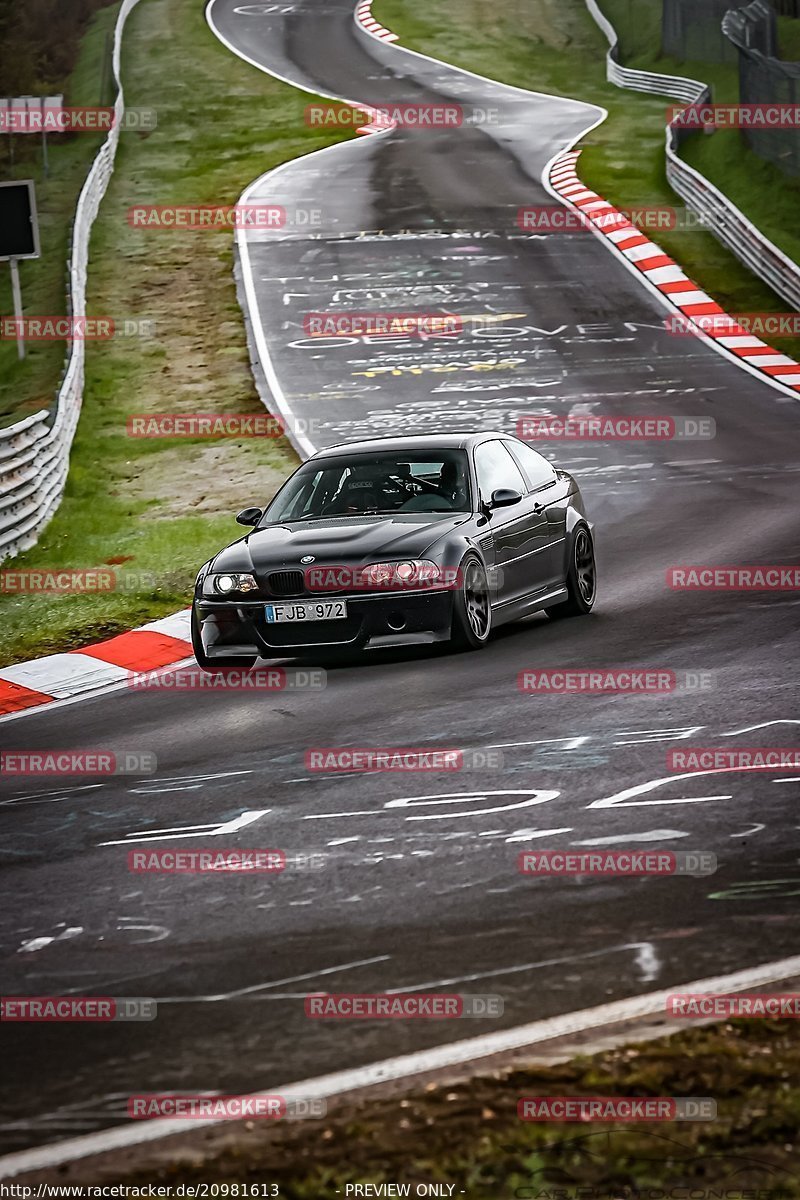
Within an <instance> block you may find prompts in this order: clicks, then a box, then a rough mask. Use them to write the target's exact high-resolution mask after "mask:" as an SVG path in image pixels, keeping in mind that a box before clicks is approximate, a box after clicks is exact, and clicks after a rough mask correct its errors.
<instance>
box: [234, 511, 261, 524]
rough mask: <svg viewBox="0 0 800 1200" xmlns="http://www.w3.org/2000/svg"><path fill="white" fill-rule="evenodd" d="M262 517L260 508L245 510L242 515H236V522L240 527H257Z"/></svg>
mask: <svg viewBox="0 0 800 1200" xmlns="http://www.w3.org/2000/svg"><path fill="white" fill-rule="evenodd" d="M262 516H263V513H262V511H261V509H260V508H243V509H242V511H241V512H240V513H237V514H236V520H237V521H238V522H239V524H240V525H257V524H258V522H259V521H260V520H261V518H262Z"/></svg>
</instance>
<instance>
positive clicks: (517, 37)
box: [374, 0, 800, 358]
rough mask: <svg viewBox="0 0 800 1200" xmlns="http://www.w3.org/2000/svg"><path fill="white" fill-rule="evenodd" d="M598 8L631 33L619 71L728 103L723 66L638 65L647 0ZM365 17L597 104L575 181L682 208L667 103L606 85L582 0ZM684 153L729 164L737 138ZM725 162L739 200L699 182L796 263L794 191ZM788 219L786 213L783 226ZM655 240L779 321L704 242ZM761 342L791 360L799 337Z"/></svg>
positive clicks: (666, 235) (719, 293) (707, 282)
mask: <svg viewBox="0 0 800 1200" xmlns="http://www.w3.org/2000/svg"><path fill="white" fill-rule="evenodd" d="M603 8H604V11H605V12H606V13H607V15H608V16H609V18H610V19H611V21H612V22H613V23H615V25H616V27H617V28H618V29H620V30H622V29H623V28H625V29H629V30H633V31H634V34H633V35H629V36H628V38H627V41H625V40H623V47H622V48H623V61H625V63H626V65H630V66H636V67H645V66H647V67H649V68H650V69H658V70H659V71H663V72H667V73H671V72H672V73H678V74H687V75H694V76H695V77H696V78H699V79H703V80H708V81H709V82H711V83H712V84H713V85H714V87H715V89H717V90H718V91H720V99H723V100H725V99H728V98H729V94H728V93H727V91H725V90H724V89H727V88H728V87H729V86H730V81H731V80H732V79H735V75H734V72H733V68H728V67H708V66H707V65H705V64H698V63H677V62H671V61H670V60H666V59H660V60H658V62H657V63H656V62H655V61H649V62H647V61H645V58H644V54H645V52H646V49H647V47H648V46H652V45H658V40H657V35H656V33H655V32H654V29H655V27H654V25H653V22H654V19H655V18H654V12H655V8H654V5H653V2H652V0H603ZM374 14H375V18H376V20H378V21H380V22H381V23H382V24H383V25H385V26H386V27H387V28H389V29H391V30H393V31H394V32H395V33H397V34H398V35H399V38H400V42H401V44H402V45H404V46H408V47H410V48H412V49H415V50H420V51H422V52H423V53H427V54H432V55H434V56H435V57H436V58H441V59H444V60H445V61H447V62H451V63H454V64H456V65H458V66H461V67H465V68H467V69H468V70H471V71H476V72H478V73H479V74H482V75H486V76H488V77H490V78H492V79H499V80H501V81H502V82H504V83H510V84H515V85H516V86H518V87H524V88H531V89H533V90H535V91H542V92H548V93H551V94H552V95H556V96H571V97H575V98H576V99H580V100H586V101H588V102H590V103H594V104H600V105H602V106H603V107H604V108H606V109H607V110H608V119H607V120H606V121H605V122H603V124H602V125H600V126H598V127H597V128H596V129H594V130H592V132H591V133H590V134H589V135H588V136H587V138H586V139H585V141H584V142H583V143H582V145H583V146H584V147H585V149H584V150H583V153H582V154H581V158H580V176H581V178H582V179H583V180H584V181H585V182H586V183H587V184H588V185H589V186H591V187H592V188H593V189H595V190H596V191H597V192H599V193H600V195H602V196H604V197H605V198H606V199H607V200H609V201H610V202H611V203H612V204H614V205H616V206H617V207H618V208H625V209H631V208H642V207H646V206H650V205H658V206H666V207H676V206H678V205H679V204H680V202H679V201H678V200H677V197H676V196H675V193H674V192H673V191H672V189H671V188H670V187H669V185H668V184H667V180H666V174H665V169H664V125H665V122H666V112H667V106H668V105H669V104H670V103H671V102H670V101H669V100H668V99H666V98H664V97H661V98H659V97H648V96H645V95H642V94H638V93H636V92H628V91H622V90H620V89H619V88H615V87H613V86H612V85H611V84H609V83H607V82H606V78H605V54H606V49H607V43H606V41H605V38H604V37H603V35H602V33H601V32H600V30H599V29H598V28H597V26H596V25H595V23H594V21H593V20H592V18H591V17H590V16H589V14H588V12H587V11H586V8H585V5H584V4H583V2H582V0H506V3H504V4H503V5H486V4H484V3H483V2H482V0H463V2H462V0H458V2H457V0H426V3H425V6H424V8H422V7H421V6H420V5H418V4H417V3H416V0H378V2H377V4H376V5H375V6H374ZM653 38H656V40H655V41H653V40H652V39H653ZM628 56H630V57H628ZM690 146H691V149H690V150H689V151H687V154H686V157H687V161H689V162H691V163H692V164H693V165H696V166H698V168H699V169H701V170H703V171H704V172H705V171H706V165H705V158H706V157H707V156H708V154H709V152H710V150H711V149H712V148H713V152H714V154H719V155H720V156H723V155H724V156H728V155H730V154H731V153H734V151H733V149H732V148H733V147H739V146H740V142H739V138H738V135H736V134H735V133H718V134H716V135H714V136H713V137H704V136H702V135H699V136H698V137H697V138H695V139H693V140H692V141H691V143H690ZM735 153H737V154H738V155H739V156H740V157H741V155H742V154H746V164H745V165H743V166H742V168H741V172H740V174H741V176H742V180H741V186H742V187H744V186H745V185H746V187H747V193H748V194H747V197H745V196H743V194H742V191H741V188H740V187H739V185H736V186H734V184H735V181H734V180H732V181H731V186H730V187H728V182H727V180H722V179H720V178H716V177H715V175H714V172H713V171H712V170H710V169H709V171H708V172H706V173H708V175H709V178H712V179H713V180H714V182H716V183H717V184H718V185H719V186H720V187H723V188H724V190H726V191H727V192H728V194H729V195H731V198H732V199H733V200H734V202H735V203H737V204H740V207H742V208H743V209H744V211H745V212H746V213H747V214H748V216H750V217H751V219H752V220H754V221H755V223H756V224H758V225H760V226H761V227H762V228H763V229H764V232H765V233H766V234H767V235H768V236H770V237H772V236H773V235H774V236H775V239H776V241H777V242H778V244H779V245H782V246H783V248H784V249H786V251H787V253H792V251H793V250H794V253H795V254H796V256H797V258H798V259H800V235H798V234H797V231H796V224H797V223H796V211H797V205H798V200H799V199H800V185H798V186H795V185H794V184H793V183H790V182H789V181H787V180H786V178H785V177H784V176H780V173H779V172H777V171H775V169H774V168H772V167H770V166H769V164H767V163H764V162H762V161H761V160H760V159H757V158H756V157H755V156H754V155H751V154H749V153H747V152H745V151H742V150H741V149H739V150H737V151H736V152H735ZM697 155H702V156H703V161H702V162H698V161H695V156H697ZM776 176H780V178H776ZM755 204H757V205H758V207H757V208H755V207H754V205H755ZM791 212H794V214H795V215H794V216H790V213H791ZM778 234H780V236H778ZM656 241H657V242H658V243H659V245H661V246H662V247H663V248H664V250H665V251H666V252H667V253H668V254H670V255H671V256H672V257H673V258H674V259H675V260H676V262H678V263H680V265H681V266H682V267H683V269H684V270H685V271H686V272H687V274H688V275H689V276H690V277H691V278H692V279H694V280H696V281H697V283H698V284H700V285H701V286H702V287H703V289H704V290H705V291H707V292H708V293H709V294H710V295H712V296H713V297H714V298H715V299H716V300H717V301H718V302H719V303H720V304H721V305H722V307H723V308H724V309H725V310H726V311H727V312H730V313H736V312H785V311H786V309H787V305H786V302H785V301H784V300H781V299H780V297H779V296H777V295H776V294H775V293H774V292H773V291H772V290H771V289H770V288H768V287H767V286H766V285H765V284H763V283H762V282H761V281H760V280H759V279H758V278H757V277H756V276H754V275H753V274H752V273H751V272H750V271H748V270H747V268H746V267H744V266H742V264H741V263H740V262H739V261H738V259H736V258H735V257H734V255H733V254H731V253H730V252H729V251H727V250H726V249H725V248H724V247H723V246H721V245H720V243H719V242H718V241H717V240H716V239H715V238H714V237H713V236H712V235H711V234H710V233H705V232H702V231H700V232H685V231H678V230H659V231H658V233H657V235H656ZM795 247H796V249H795ZM770 342H771V344H774V345H775V346H776V347H777V348H778V349H780V350H782V351H784V353H786V354H791V355H792V356H793V357H795V358H800V337H784V338H774V339H770Z"/></svg>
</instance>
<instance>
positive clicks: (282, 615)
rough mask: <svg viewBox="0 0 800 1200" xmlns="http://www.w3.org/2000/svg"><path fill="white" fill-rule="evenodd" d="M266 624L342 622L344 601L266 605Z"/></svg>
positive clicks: (344, 607)
mask: <svg viewBox="0 0 800 1200" xmlns="http://www.w3.org/2000/svg"><path fill="white" fill-rule="evenodd" d="M265 615H266V618H267V624H269V625H276V624H278V625H280V624H283V623H284V622H288V621H344V620H345V619H346V617H347V601H346V600H314V601H310V602H308V603H303V604H268V605H267V606H266V609H265Z"/></svg>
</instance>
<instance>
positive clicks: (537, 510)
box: [533, 504, 544, 517]
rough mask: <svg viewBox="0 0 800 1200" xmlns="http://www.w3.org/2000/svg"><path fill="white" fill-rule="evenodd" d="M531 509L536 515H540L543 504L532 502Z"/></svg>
mask: <svg viewBox="0 0 800 1200" xmlns="http://www.w3.org/2000/svg"><path fill="white" fill-rule="evenodd" d="M533 511H534V512H535V513H536V515H537V517H540V516H541V515H542V513H543V512H544V505H543V504H534V506H533Z"/></svg>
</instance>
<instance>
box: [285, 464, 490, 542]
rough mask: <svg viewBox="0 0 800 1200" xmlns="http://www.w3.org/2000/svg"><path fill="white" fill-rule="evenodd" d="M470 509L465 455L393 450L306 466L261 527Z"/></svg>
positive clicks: (286, 488)
mask: <svg viewBox="0 0 800 1200" xmlns="http://www.w3.org/2000/svg"><path fill="white" fill-rule="evenodd" d="M471 511H472V510H471V505H470V487H469V473H468V470H467V456H466V453H465V451H463V450H440V451H437V452H435V453H431V452H430V451H424V450H419V451H408V450H405V451H403V450H398V451H393V452H390V451H383V452H381V453H378V454H358V455H352V456H351V457H349V458H348V457H347V456H346V455H345V454H343V455H341V456H337V457H336V458H325V459H322V460H318V461H316V462H315V461H313V460H312V461H311V462H308V463H306V465H305V466H304V467H301V468H300V470H299V471H298V472H297V474H296V475H294V476H292V478H291V479H290V480H289V482H288V483H287V484H286V486H285V487H283V488H282V489H281V490H280V492H279V493H278V495H277V496H276V497H275V499H274V500H273V501H272V503H271V504H270V506H269V507H268V508H267V510H266V512H265V513H264V517H263V523H265V524H274V523H275V522H277V521H307V520H312V519H314V518H319V517H352V516H358V515H360V514H362V513H379V514H380V513H384V514H389V513H413V512H471Z"/></svg>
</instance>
